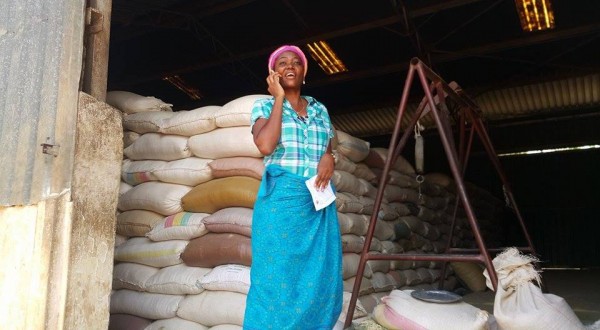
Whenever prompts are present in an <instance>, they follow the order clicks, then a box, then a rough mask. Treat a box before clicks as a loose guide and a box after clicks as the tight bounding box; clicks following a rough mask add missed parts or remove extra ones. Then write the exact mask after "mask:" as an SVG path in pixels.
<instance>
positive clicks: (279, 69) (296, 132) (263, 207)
mask: <svg viewBox="0 0 600 330" xmlns="http://www.w3.org/2000/svg"><path fill="white" fill-rule="evenodd" d="M268 65H269V75H268V76H267V84H268V91H269V93H270V94H271V95H272V97H271V98H265V99H260V100H257V101H256V102H255V103H254V108H253V109H252V116H251V124H252V134H253V136H254V143H255V144H256V146H257V147H258V149H259V150H260V152H261V153H262V154H263V155H265V158H264V161H265V165H266V167H265V173H264V174H263V178H262V182H261V186H260V189H259V192H258V197H257V200H256V204H255V205H254V213H253V219H252V268H251V273H250V274H251V286H250V292H249V293H248V299H247V301H246V312H245V317H244V329H252V330H264V329H277V330H281V329H328V330H329V329H332V328H333V326H334V325H335V322H336V320H337V318H338V317H339V315H340V312H341V308H342V292H343V286H342V257H341V255H342V252H341V241H340V232H339V226H338V221H337V210H336V207H335V203H332V204H330V205H329V206H327V207H325V208H323V209H321V210H319V211H316V210H315V206H314V204H313V202H312V199H311V195H310V192H309V190H308V188H307V186H306V184H305V181H306V180H307V179H308V178H310V177H312V176H315V175H316V176H317V178H316V180H315V187H316V188H317V190H323V189H325V188H326V187H327V185H328V184H329V181H330V179H331V176H332V175H333V170H334V167H335V158H334V156H333V153H332V152H331V143H330V140H331V138H332V137H333V134H334V132H333V127H332V126H331V122H330V119H329V115H328V113H327V109H326V108H325V106H324V105H323V104H321V103H320V102H318V101H317V100H315V99H314V98H312V97H310V96H303V95H301V87H302V84H303V83H304V78H305V76H306V71H307V61H306V56H305V55H304V53H303V52H302V50H300V48H298V47H296V46H288V45H286V46H282V47H280V48H278V49H277V50H275V51H274V52H273V53H272V54H271V56H270V57H269V62H268Z"/></svg>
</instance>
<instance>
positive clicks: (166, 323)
mask: <svg viewBox="0 0 600 330" xmlns="http://www.w3.org/2000/svg"><path fill="white" fill-rule="evenodd" d="M121 329H127V330H130V328H129V327H127V328H125V327H123V328H120V329H119V330H121ZM211 329H212V328H211ZM144 330H208V327H207V326H204V325H202V324H199V323H196V322H192V321H188V320H184V319H182V318H180V317H172V318H170V319H164V320H156V321H154V322H152V323H151V324H149V325H148V326H147V327H146V328H145V329H144Z"/></svg>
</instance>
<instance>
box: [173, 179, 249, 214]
mask: <svg viewBox="0 0 600 330" xmlns="http://www.w3.org/2000/svg"><path fill="white" fill-rule="evenodd" d="M259 186H260V181H259V180H257V179H254V178H250V177H245V176H233V177H227V178H221V179H214V180H210V181H208V182H204V183H201V184H199V185H197V186H196V187H194V188H193V189H191V190H190V191H189V192H188V193H187V194H185V195H184V196H183V197H182V198H181V206H182V207H183V209H184V210H185V211H187V212H197V213H209V214H212V213H215V212H217V211H218V210H221V209H224V208H227V207H246V208H253V207H254V203H255V202H256V195H257V193H258V188H259Z"/></svg>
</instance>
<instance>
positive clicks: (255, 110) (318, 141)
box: [250, 96, 334, 178]
mask: <svg viewBox="0 0 600 330" xmlns="http://www.w3.org/2000/svg"><path fill="white" fill-rule="evenodd" d="M303 97H304V98H305V99H306V100H307V101H308V106H307V107H306V112H307V114H308V118H307V119H306V120H305V122H304V121H302V120H301V119H300V118H298V116H297V115H296V112H295V111H294V110H293V109H292V106H291V104H290V103H289V102H288V100H285V99H284V101H283V115H282V123H281V137H280V139H279V143H278V144H277V147H275V150H274V151H273V153H272V154H270V155H268V156H265V158H264V163H265V165H270V164H277V165H279V166H281V167H283V168H285V169H286V170H288V171H290V172H292V173H294V174H297V175H301V176H304V177H307V178H308V177H312V176H314V175H316V174H317V165H318V164H319V161H320V160H321V156H323V154H324V153H325V151H326V150H327V145H328V144H329V140H330V139H331V138H333V136H334V131H333V127H332V126H331V120H330V119H329V114H328V113H327V108H325V106H324V105H323V104H322V103H321V102H319V101H317V100H315V99H314V98H312V97H310V96H303ZM274 102H275V98H273V97H270V98H264V99H258V100H256V101H255V102H254V106H253V107H252V115H251V117H250V123H251V125H254V123H255V122H256V120H257V119H259V118H265V119H268V118H269V117H270V116H271V109H272V108H273V103H274Z"/></svg>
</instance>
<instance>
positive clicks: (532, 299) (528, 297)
mask: <svg viewBox="0 0 600 330" xmlns="http://www.w3.org/2000/svg"><path fill="white" fill-rule="evenodd" d="M534 262H537V259H536V258H534V257H533V256H530V255H524V254H521V252H520V251H519V250H518V249H517V248H508V249H506V250H504V251H503V252H502V253H500V254H498V255H497V256H496V257H495V258H494V260H493V261H492V263H493V265H494V268H495V270H496V273H497V275H498V290H497V291H496V296H495V299H494V316H495V317H496V320H497V322H498V325H499V326H500V327H501V328H504V329H534V330H535V329H540V330H546V329H585V327H584V326H583V324H582V323H581V321H580V320H579V318H578V317H577V316H576V315H575V313H574V312H573V310H572V309H571V307H570V306H569V304H568V303H567V302H566V301H565V300H564V299H563V298H562V297H559V296H557V295H553V294H549V293H542V290H541V289H540V288H539V286H537V285H536V283H537V284H538V285H539V282H540V274H539V273H538V271H537V270H536V269H535V267H534V265H533V263H534ZM484 275H485V277H486V280H487V281H486V284H487V286H488V287H489V288H490V289H493V286H492V283H491V280H490V277H489V274H488V272H487V269H486V270H485V271H484Z"/></svg>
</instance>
